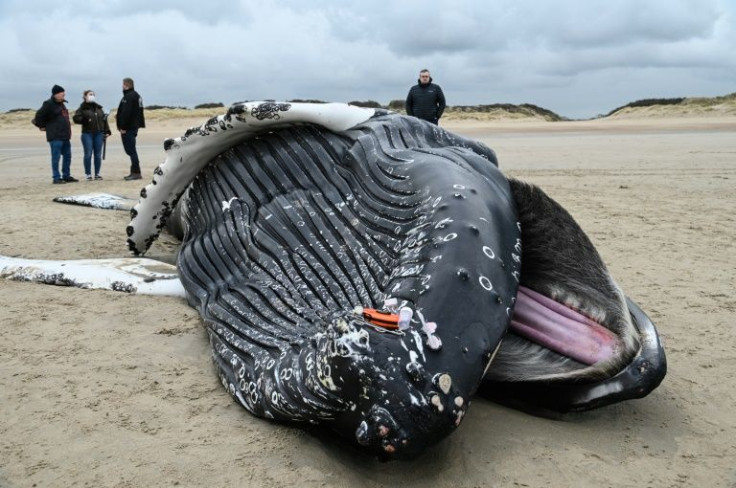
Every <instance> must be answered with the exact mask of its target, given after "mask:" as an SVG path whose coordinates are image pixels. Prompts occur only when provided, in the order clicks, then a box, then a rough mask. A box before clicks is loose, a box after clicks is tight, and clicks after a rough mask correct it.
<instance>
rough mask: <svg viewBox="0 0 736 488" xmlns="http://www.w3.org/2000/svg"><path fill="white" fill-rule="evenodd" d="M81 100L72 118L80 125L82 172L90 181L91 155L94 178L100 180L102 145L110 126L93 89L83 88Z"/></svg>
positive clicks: (109, 133) (108, 133)
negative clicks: (82, 156)
mask: <svg viewBox="0 0 736 488" xmlns="http://www.w3.org/2000/svg"><path fill="white" fill-rule="evenodd" d="M82 97H83V101H82V103H81V105H79V108H78V109H77V111H76V112H74V117H72V119H73V120H74V122H75V123H77V124H81V125H82V147H83V148H84V174H85V177H86V178H87V181H92V156H93V155H94V161H95V177H94V179H95V180H101V179H102V175H100V168H101V167H102V145H103V143H104V142H105V139H106V138H107V136H109V135H111V134H112V132H110V126H109V124H108V123H107V115H106V114H105V112H104V111H103V110H102V105H100V104H99V103H97V101H96V100H95V92H94V91H93V90H85V92H84V94H83V95H82Z"/></svg>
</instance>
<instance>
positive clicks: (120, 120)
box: [115, 88, 146, 130]
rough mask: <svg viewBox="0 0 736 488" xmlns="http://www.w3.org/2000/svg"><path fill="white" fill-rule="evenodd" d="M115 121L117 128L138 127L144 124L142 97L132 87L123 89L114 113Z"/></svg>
mask: <svg viewBox="0 0 736 488" xmlns="http://www.w3.org/2000/svg"><path fill="white" fill-rule="evenodd" d="M115 122H116V124H117V126H118V130H129V129H140V128H142V127H145V126H146V120H145V118H144V117H143V99H142V98H141V96H140V95H138V92H136V91H135V90H134V89H132V88H129V89H127V90H123V98H122V100H120V105H118V111H117V112H116V113H115Z"/></svg>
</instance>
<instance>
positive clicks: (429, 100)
mask: <svg viewBox="0 0 736 488" xmlns="http://www.w3.org/2000/svg"><path fill="white" fill-rule="evenodd" d="M444 111H445V94H444V93H442V88H440V86H439V85H435V84H434V83H432V76H431V75H430V74H429V70H428V69H423V70H422V71H420V72H419V80H418V82H417V84H416V85H414V86H412V87H411V89H410V90H409V95H408V96H407V97H406V114H407V115H412V116H414V117H416V118H418V119H423V120H426V121H427V122H431V123H433V124H435V125H437V124H438V123H439V121H440V117H442V113H443V112H444Z"/></svg>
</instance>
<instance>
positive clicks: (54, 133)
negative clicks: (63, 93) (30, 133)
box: [31, 97, 72, 141]
mask: <svg viewBox="0 0 736 488" xmlns="http://www.w3.org/2000/svg"><path fill="white" fill-rule="evenodd" d="M31 123H32V124H33V125H35V126H36V127H38V128H39V129H45V130H46V140H47V141H68V140H69V139H71V138H72V124H71V122H69V111H68V110H67V109H66V105H64V102H57V101H56V100H55V99H54V97H51V98H49V99H48V100H46V101H45V102H43V105H41V108H39V109H38V111H37V112H36V116H35V117H33V120H32V121H31Z"/></svg>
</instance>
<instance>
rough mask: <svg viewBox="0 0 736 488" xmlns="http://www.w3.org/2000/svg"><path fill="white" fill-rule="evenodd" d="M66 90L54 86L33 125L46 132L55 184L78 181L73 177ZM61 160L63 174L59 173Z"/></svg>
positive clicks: (70, 128)
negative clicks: (65, 97)
mask: <svg viewBox="0 0 736 488" xmlns="http://www.w3.org/2000/svg"><path fill="white" fill-rule="evenodd" d="M64 95H66V92H65V91H64V88H62V87H60V86H59V85H54V86H53V88H51V98H49V99H48V100H46V101H45V102H43V105H41V108H39V109H38V111H37V112H36V116H35V117H33V120H32V121H31V123H32V124H33V125H35V126H36V127H38V128H39V129H40V130H42V131H44V132H46V140H47V141H48V143H49V146H50V147H51V177H52V178H53V181H54V184H58V183H74V182H76V181H79V180H77V179H76V178H74V177H73V176H72V175H71V165H72V143H71V138H72V124H71V123H70V122H69V111H68V110H67V109H66V105H64V103H65V102H66V100H64ZM59 159H61V160H62V162H61V173H59Z"/></svg>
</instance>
